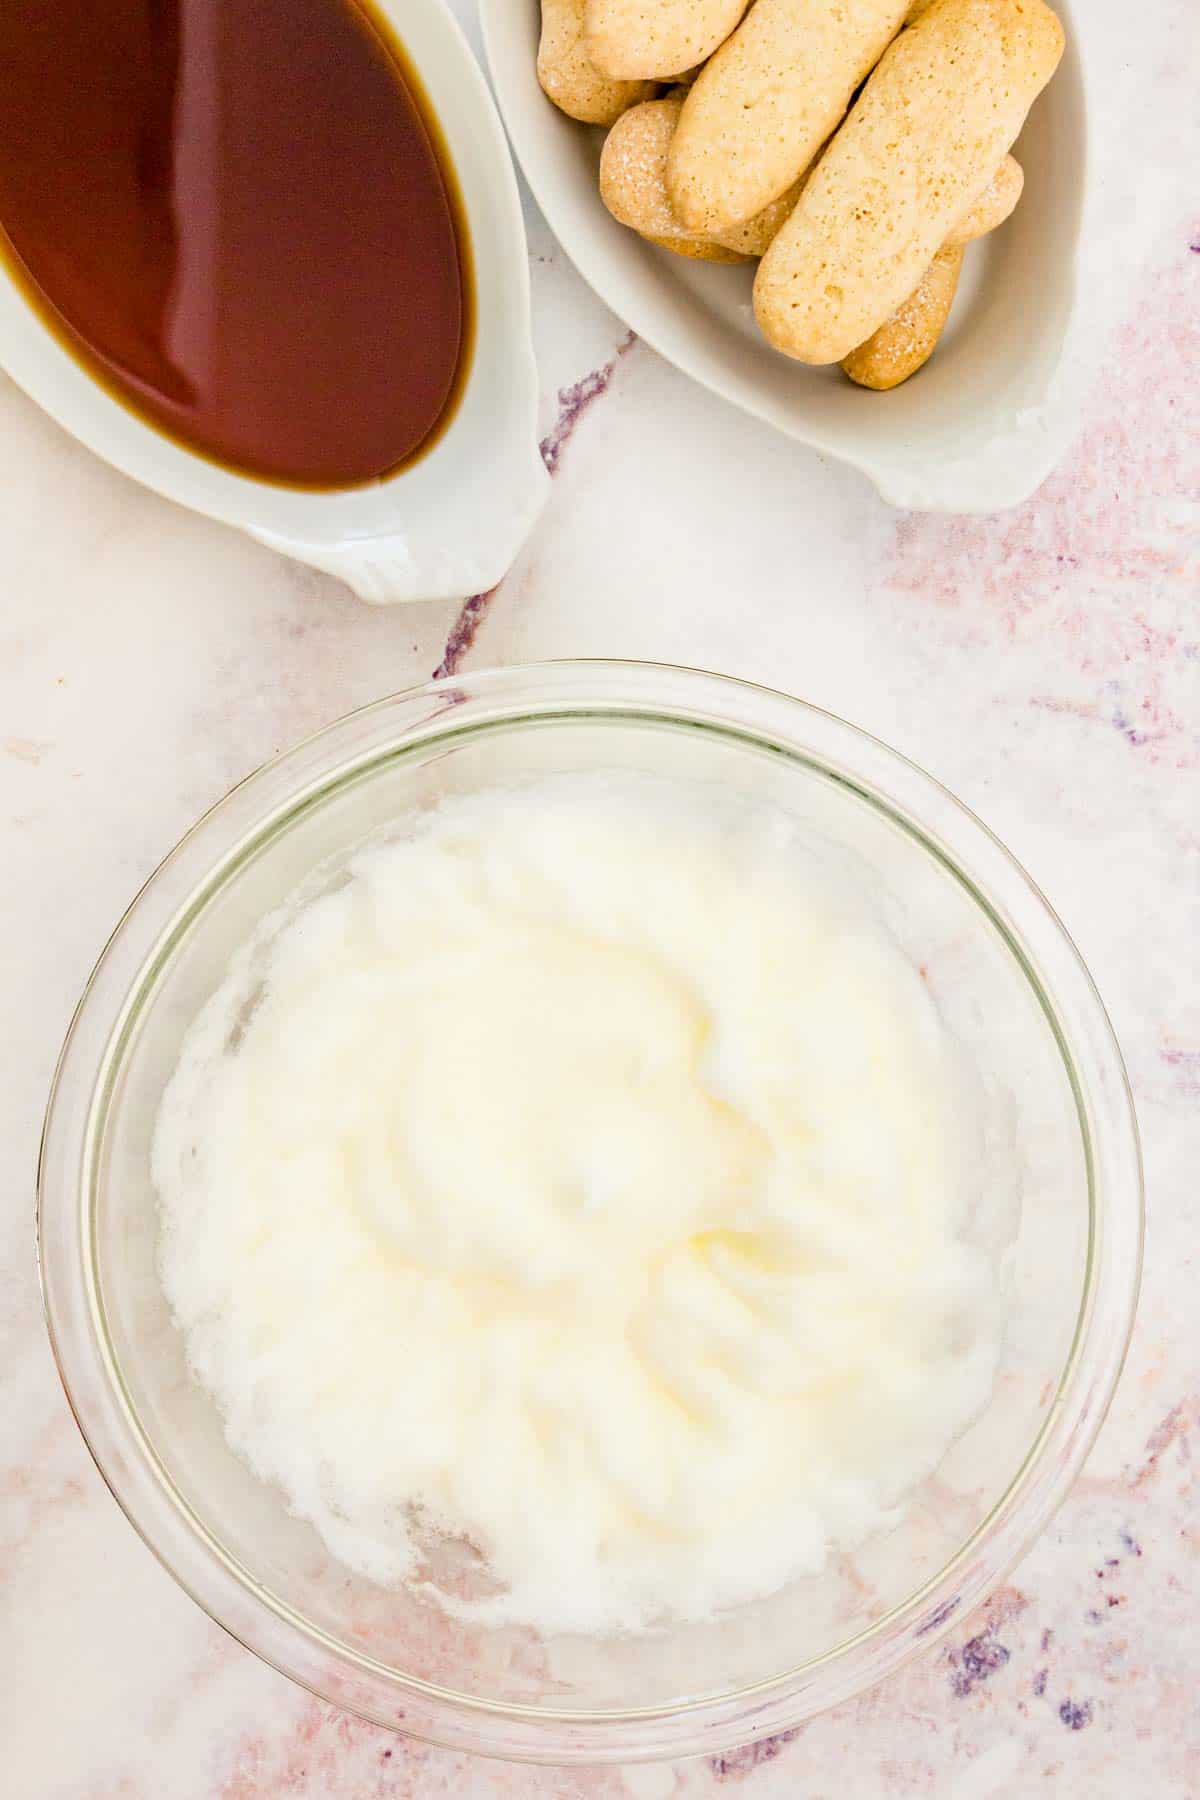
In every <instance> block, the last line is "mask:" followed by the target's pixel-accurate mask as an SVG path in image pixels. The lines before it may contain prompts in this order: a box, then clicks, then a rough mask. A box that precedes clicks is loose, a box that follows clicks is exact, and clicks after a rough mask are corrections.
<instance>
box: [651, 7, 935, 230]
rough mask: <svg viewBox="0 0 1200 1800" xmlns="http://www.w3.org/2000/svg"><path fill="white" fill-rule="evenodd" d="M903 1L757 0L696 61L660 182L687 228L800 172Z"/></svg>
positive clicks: (747, 212)
mask: <svg viewBox="0 0 1200 1800" xmlns="http://www.w3.org/2000/svg"><path fill="white" fill-rule="evenodd" d="M907 4H908V0H756V3H755V5H754V6H753V7H752V8H751V9H750V11H749V12H748V13H747V15H746V17H745V18H744V19H743V20H742V23H741V24H740V25H739V26H738V28H737V30H736V31H735V32H734V34H733V36H732V37H731V38H729V39H728V40H727V42H726V43H724V44H722V46H721V48H720V49H719V50H718V51H717V52H716V54H715V55H714V56H713V58H712V59H711V61H710V62H709V63H708V65H707V66H706V67H705V68H704V69H702V70H701V72H700V75H699V77H698V79H697V80H696V82H695V84H694V85H693V87H692V89H691V91H690V93H689V94H688V97H687V101H686V103H685V105H684V109H683V114H682V117H681V118H680V121H679V129H678V130H677V132H676V133H675V138H674V141H673V143H672V145H671V154H670V159H669V161H668V165H667V185H668V188H669V190H670V194H671V202H672V204H673V206H674V208H675V211H676V212H677V213H678V214H679V217H680V219H681V220H682V221H683V223H684V224H685V225H686V226H687V227H688V229H689V230H690V231H698V232H702V233H704V234H706V235H707V236H709V237H714V236H716V234H717V233H718V232H724V231H727V230H728V229H729V227H730V226H731V225H740V224H741V223H742V222H743V221H744V220H746V219H750V218H753V216H754V215H755V214H756V213H758V212H761V211H762V209H763V207H764V206H767V205H768V204H769V203H770V202H771V201H772V200H775V199H777V198H778V196H779V195H780V194H782V193H783V192H784V190H785V189H786V188H789V187H791V185H792V183H793V182H794V181H796V180H797V178H798V177H799V176H800V175H801V174H802V172H803V171H804V170H805V169H806V168H807V167H808V165H809V164H810V163H811V162H812V160H813V157H814V156H815V155H816V153H817V151H818V150H819V149H820V147H821V145H822V144H823V143H824V142H825V140H826V138H827V137H828V136H829V134H830V132H831V131H833V130H834V128H835V127H836V125H837V124H838V121H839V120H840V119H841V117H842V115H843V114H844V112H845V110H846V107H847V105H848V104H849V101H850V96H851V95H852V94H853V92H854V90H855V88H856V87H857V86H858V84H859V82H860V81H861V80H862V79H863V77H864V76H865V75H866V74H867V73H868V71H869V70H871V69H872V68H874V66H875V63H876V62H877V61H878V59H879V57H880V55H881V53H882V52H883V50H884V49H885V48H886V46H887V44H888V43H889V42H890V41H891V39H892V38H893V37H894V36H895V34H896V32H897V31H898V30H899V29H900V25H901V23H902V22H903V19H904V13H905V8H906V6H907Z"/></svg>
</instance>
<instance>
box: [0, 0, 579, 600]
mask: <svg viewBox="0 0 1200 1800" xmlns="http://www.w3.org/2000/svg"><path fill="white" fill-rule="evenodd" d="M375 4H376V6H377V7H378V10H379V12H380V13H381V15H382V16H383V17H384V18H385V19H386V20H387V21H388V22H389V24H390V25H391V26H392V28H393V30H394V31H395V33H396V35H397V37H398V38H399V39H400V41H401V43H402V44H403V46H404V48H405V50H406V51H407V52H408V54H409V56H410V57H411V59H412V62H413V64H414V65H415V66H416V68H417V70H418V71H419V73H420V75H421V79H422V81H423V83H424V86H425V90H426V93H427V94H428V97H429V100H430V103H431V105H432V107H433V110H434V112H435V113H436V115H437V118H438V121H439V123H440V125H441V127H442V132H443V135H444V138H445V142H446V145H447V148H448V150H449V153H450V159H451V161H452V163H453V165H454V170H455V173H456V174H457V176H458V182H459V187H460V190H461V193H462V200H463V207H464V211H465V213H466V217H467V222H468V229H469V235H470V240H471V257H472V262H473V265H474V279H475V292H476V300H477V324H476V333H475V344H474V350H473V354H472V360H471V365H470V369H469V371H468V375H467V380H466V384H465V387H464V391H463V394H462V398H461V400H460V402H459V406H458V410H457V411H456V413H455V415H454V417H453V419H452V420H451V422H450V425H449V427H448V428H447V429H446V431H445V432H443V434H442V436H441V437H440V438H439V439H438V441H437V442H436V443H435V444H434V446H433V447H432V449H431V450H430V451H429V452H428V453H427V454H426V455H425V456H423V457H422V458H421V459H420V460H419V461H418V462H416V463H414V464H413V465H412V466H411V467H409V468H406V469H403V470H401V471H400V472H398V473H397V474H395V475H392V476H389V477H385V478H384V479H383V480H380V481H376V482H372V483H370V484H368V485H365V486H362V487H357V488H351V489H346V490H342V491H338V492H330V493H320V492H312V491H300V490H296V489H290V488H286V487H281V486H275V485H273V484H272V483H270V482H266V481H257V480H254V479H252V478H251V477H248V476H245V475H240V474H236V473H235V472H234V471H233V470H230V469H226V468H222V467H221V466H220V465H219V464H217V463H214V462H210V461H208V460H207V459H206V458H204V457H202V456H199V455H194V454H193V453H192V452H190V451H189V450H187V449H185V448H184V447H183V446H182V445H180V444H177V443H175V442H173V441H172V440H171V439H169V438H167V437H165V436H163V435H162V434H161V433H160V432H159V431H157V430H155V428H154V427H153V426H152V425H150V424H147V423H146V422H145V421H143V420H142V419H141V418H139V417H138V416H137V414H136V413H134V412H132V411H130V410H129V409H128V408H127V407H125V406H123V405H122V404H121V403H120V402H119V401H118V400H116V399H114V398H113V397H112V395H110V394H109V393H107V392H106V391H105V390H104V389H103V388H102V387H100V386H99V384H98V383H97V382H95V381H94V380H93V379H92V377H91V376H90V375H89V374H88V373H87V372H86V370H85V369H84V368H83V367H82V366H81V365H80V364H79V363H77V362H76V361H75V360H74V358H73V357H72V356H71V355H70V354H69V353H68V352H67V350H66V349H64V347H63V346H62V344H60V343H59V341H58V339H57V338H56V337H55V336H54V335H53V333H52V332H51V331H50V330H49V329H48V327H47V326H46V325H44V324H43V323H42V321H41V319H40V318H39V317H38V315H37V314H36V313H35V312H34V310H33V309H32V308H31V306H30V305H29V303H28V301H27V300H26V298H25V295H24V293H23V292H22V290H21V287H20V286H19V284H18V283H17V282H16V281H15V280H14V279H13V277H12V275H11V274H10V273H9V272H8V271H7V269H6V268H5V266H4V264H3V263H2V262H0V365H2V366H3V367H4V368H5V369H6V370H7V371H8V373H9V374H10V375H11V376H12V378H13V380H14V381H16V382H17V383H18V384H19V386H21V387H22V388H24V390H25V392H26V393H27V394H29V395H30V397H31V398H32V399H34V400H36V401H37V403H38V405H39V406H41V407H43V408H44V409H45V411H46V412H48V413H49V414H50V415H51V417H52V418H54V419H56V420H57V421H58V423H59V424H60V425H62V426H63V427H64V428H65V429H66V430H67V431H69V432H70V433H71V434H72V435H73V436H74V437H77V438H78V439H79V440H80V441H81V442H82V443H84V444H86V445H87V446H88V448H89V449H90V450H94V451H95V453H96V454H97V455H98V456H101V457H103V458H104V459H105V460H106V461H108V462H110V463H112V464H114V465H115V466H116V467H117V468H118V469H121V470H123V471H124V473H125V474H127V475H131V476H132V477H133V478H134V480H136V481H140V482H143V483H144V484H145V485H146V486H147V487H150V488H154V489H155V490H156V491H157V492H158V493H160V494H165V495H166V496H167V497H168V498H169V499H171V500H177V501H179V502H180V504H182V505H184V506H189V507H192V508H193V509H194V510H195V511H197V512H202V513H207V514H209V515H210V516H211V517H212V518H215V519H223V520H224V521H226V523H228V524H230V525H236V526H240V527H241V528H242V529H243V530H245V531H248V532H249V533H250V535H251V536H252V537H256V538H258V539H259V540H260V541H261V542H262V543H265V544H269V545H271V546H272V547H273V548H274V549H277V550H280V551H283V552H284V553H285V554H286V555H288V556H294V557H297V558H298V559H299V560H300V561H301V562H306V563H311V564H312V565H313V566H314V567H316V568H320V569H327V570H329V571H330V572H331V573H333V574H335V575H339V576H341V577H342V579H343V580H345V581H347V582H348V583H349V584H350V586H351V587H352V588H354V589H355V591H356V592H357V593H359V594H360V595H361V596H362V597H363V599H365V600H372V601H391V600H433V599H449V598H459V597H461V596H462V595H465V594H472V593H478V592H480V591H481V590H483V589H486V588H489V587H491V586H493V585H494V583H495V582H497V581H498V580H499V579H500V577H501V576H502V575H503V574H504V572H505V571H506V570H507V568H508V567H509V565H510V563H511V562H512V561H513V558H514V557H515V556H516V554H517V551H518V550H519V548H520V546H521V544H522V542H523V540H524V538H525V536H526V535H527V533H528V531H529V529H530V527H531V526H532V524H533V522H534V520H535V519H536V517H537V515H538V512H539V511H540V509H541V506H542V503H543V501H544V499H545V496H546V493H547V490H548V486H549V482H548V477H547V475H546V471H545V468H544V467H543V464H542V460H541V456H540V454H539V451H538V446H537V418H536V414H537V372H536V369H535V366H534V360H533V348H532V344H531V342H530V335H529V266H528V258H527V254H526V247H525V231H524V225H523V222H522V218H521V204H520V199H519V197H518V193H517V184H516V178H515V175H514V173H513V167H512V162H511V159H510V157H509V154H508V146H507V144H506V143H505V140H504V132H503V129H502V127H501V124H500V121H499V119H498V117H497V115H496V109H495V106H494V105H493V102H492V98H491V95H490V94H489V92H488V88H487V83H486V81H485V80H484V77H483V75H482V73H481V71H480V68H479V65H478V63H477V62H476V60H475V58H474V56H473V55H472V53H471V50H470V48H469V47H468V44H467V42H466V39H465V38H464V36H463V34H462V31H461V29H460V27H459V25H458V23H457V21H456V19H455V18H454V16H453V14H452V13H451V12H450V11H449V10H448V8H447V6H446V5H445V3H444V0H375Z"/></svg>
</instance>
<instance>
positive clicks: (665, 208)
mask: <svg viewBox="0 0 1200 1800" xmlns="http://www.w3.org/2000/svg"><path fill="white" fill-rule="evenodd" d="M683 99H684V97H683V94H682V93H678V92H677V93H672V94H665V95H664V96H663V98H662V99H661V100H645V101H643V102H642V104H641V105H640V106H632V107H630V109H629V111H628V112H627V113H623V114H622V116H621V117H620V118H619V119H618V120H617V122H616V124H615V125H614V126H613V128H612V130H611V131H610V132H609V134H608V136H607V138H606V139H605V140H604V148H603V150H602V151H601V152H600V198H601V199H602V200H603V202H604V204H605V206H606V207H607V208H608V210H609V212H610V213H611V214H612V216H613V218H614V219H619V220H620V222H621V224H622V225H628V226H630V227H631V228H632V229H633V230H634V231H637V232H640V233H641V235H642V236H643V237H648V238H652V239H653V240H654V241H655V242H656V243H665V244H667V245H668V247H672V246H674V244H675V243H676V242H684V241H686V242H688V243H691V244H707V245H708V246H709V247H710V248H712V247H723V248H724V249H726V250H729V251H736V252H737V253H738V256H737V258H736V259H731V258H724V257H722V258H715V257H711V256H710V257H707V258H705V259H704V260H707V261H727V260H740V259H741V258H742V257H747V256H761V255H762V253H763V251H764V250H765V249H766V247H767V245H768V244H769V243H770V241H771V239H772V238H773V237H774V235H775V233H776V232H777V231H778V229H779V227H780V226H781V225H782V223H783V221H784V219H786V217H787V215H788V213H789V212H790V210H791V208H792V206H794V205H795V202H796V198H797V192H798V189H795V188H789V190H788V192H787V193H786V194H785V195H781V196H780V198H779V199H778V200H773V201H772V202H771V204H770V206H768V207H767V208H766V209H765V211H763V212H761V213H759V214H757V215H756V216H755V217H754V218H753V219H747V221H746V223H745V224H744V225H736V226H734V227H733V228H732V229H731V230H730V231H728V232H722V233H721V235H720V236H719V237H717V238H711V239H706V238H699V237H697V236H696V234H695V233H694V232H689V231H688V230H687V228H686V226H685V225H684V224H683V223H682V221H681V220H680V218H679V217H678V215H677V214H676V212H675V209H674V208H673V207H672V205H671V201H670V198H669V196H668V194H667V183H666V169H667V152H668V150H669V148H670V144H671V138H672V135H673V133H674V131H675V127H676V125H677V124H678V122H679V114H680V111H681V110H682V107H683ZM690 254H692V255H698V254H699V252H698V251H696V250H693V251H691V252H690Z"/></svg>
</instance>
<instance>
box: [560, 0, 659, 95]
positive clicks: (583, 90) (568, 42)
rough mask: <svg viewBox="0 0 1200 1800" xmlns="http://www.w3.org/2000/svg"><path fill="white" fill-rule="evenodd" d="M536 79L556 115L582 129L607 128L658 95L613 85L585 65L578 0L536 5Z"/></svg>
mask: <svg viewBox="0 0 1200 1800" xmlns="http://www.w3.org/2000/svg"><path fill="white" fill-rule="evenodd" d="M537 75H538V81H539V82H540V83H541V87H542V92H543V93H544V94H545V95H546V96H547V98H548V99H550V100H553V102H554V104H555V106H557V107H558V109H559V111H560V112H565V113H567V114H568V115H569V117H570V118H572V119H580V120H581V121H582V122H583V124H585V125H611V124H612V123H613V121H614V120H615V119H619V118H620V116H621V114H622V113H623V112H624V111H625V110H626V108H628V107H630V106H636V105H637V103H638V101H639V100H649V99H650V98H651V97H652V96H653V95H654V94H655V93H656V92H657V91H658V90H657V87H656V84H655V83H654V82H653V81H613V80H612V79H611V78H610V77H609V76H608V75H602V74H601V73H600V71H599V69H597V68H596V67H595V66H594V65H593V64H592V63H591V62H590V61H589V60H588V55H587V52H586V50H585V49H584V45H583V0H542V35H541V41H540V42H539V44H538V54H537Z"/></svg>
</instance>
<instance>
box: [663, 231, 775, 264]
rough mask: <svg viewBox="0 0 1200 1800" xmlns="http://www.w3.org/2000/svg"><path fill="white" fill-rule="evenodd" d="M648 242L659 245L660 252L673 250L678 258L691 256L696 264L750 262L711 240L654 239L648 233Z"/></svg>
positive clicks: (746, 257)
mask: <svg viewBox="0 0 1200 1800" xmlns="http://www.w3.org/2000/svg"><path fill="white" fill-rule="evenodd" d="M646 242H647V243H648V244H657V245H658V247H659V249H660V250H673V251H674V252H675V255H676V256H690V257H691V258H692V260H693V261H694V262H710V263H741V262H749V261H750V258H749V257H748V256H743V255H741V253H740V252H739V251H737V250H730V249H727V248H726V246H725V245H724V244H715V243H714V242H713V241H712V239H711V238H690V237H652V236H650V235H649V233H647V235H646Z"/></svg>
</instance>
